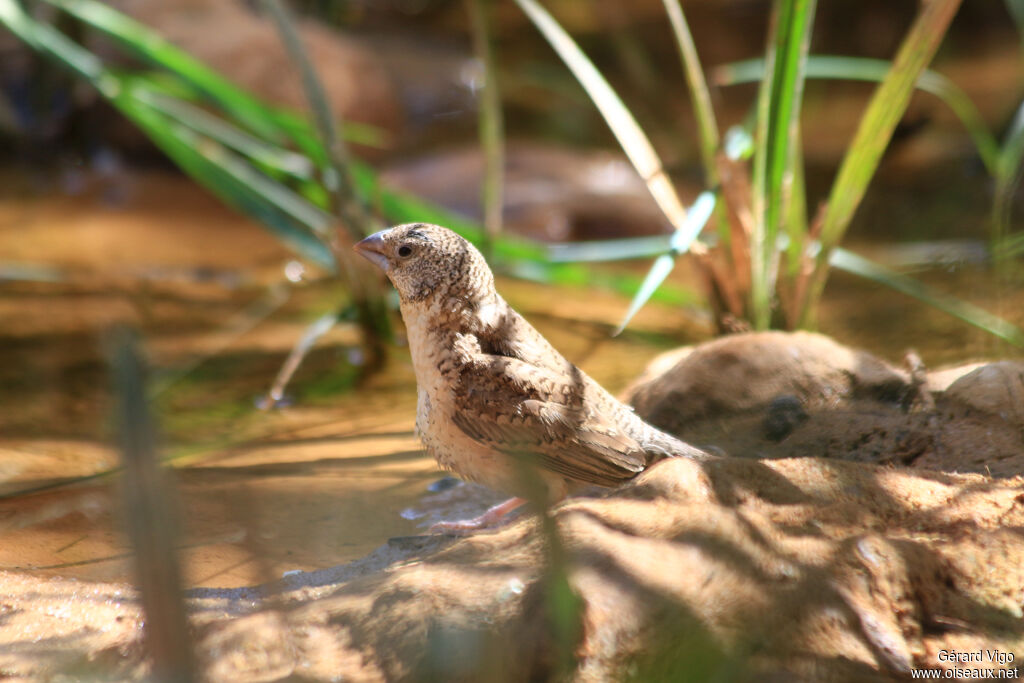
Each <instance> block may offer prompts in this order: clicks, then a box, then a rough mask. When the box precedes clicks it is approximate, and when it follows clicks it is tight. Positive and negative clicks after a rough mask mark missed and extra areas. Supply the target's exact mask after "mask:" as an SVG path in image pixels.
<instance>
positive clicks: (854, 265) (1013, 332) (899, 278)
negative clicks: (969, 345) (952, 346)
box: [829, 247, 1024, 346]
mask: <svg viewBox="0 0 1024 683" xmlns="http://www.w3.org/2000/svg"><path fill="white" fill-rule="evenodd" d="M829 263H830V264H831V265H832V267H834V268H838V269H840V270H845V271H846V272H849V273H853V274H854V275H859V276H860V277H863V278H866V279H868V280H871V281H873V282H878V283H879V284H882V285H885V286H886V287H889V288H890V289H893V290H896V291H897V292H902V293H904V294H906V295H908V296H912V297H914V298H915V299H917V300H919V301H922V302H924V303H926V304H928V305H929V306H932V307H934V308H937V309H939V310H940V311H944V312H946V313H948V314H950V315H952V316H954V317H956V318H959V319H960V320H963V321H964V322H966V323H969V324H971V325H974V326H975V327H978V328H980V329H982V330H985V331H986V332H988V333H990V334H993V335H995V336H997V337H999V338H1000V339H1004V340H1006V341H1008V342H1010V343H1011V344H1013V345H1015V346H1024V331H1022V330H1021V329H1020V328H1019V327H1017V326H1016V325H1014V324H1012V323H1010V322H1008V321H1006V320H1003V319H1002V318H1000V317H999V316H996V315H993V314H992V313H989V312H988V311H986V310H984V309H982V308H979V307H978V306H975V305H974V304H972V303H968V302H966V301H962V300H960V299H956V298H954V297H951V296H949V295H947V294H941V293H939V292H936V291H935V290H933V289H931V288H930V287H928V286H927V285H925V284H924V283H922V282H919V281H918V280H915V279H913V278H911V277H907V276H906V275H903V274H902V273H898V272H896V271H894V270H891V269H889V268H887V267H885V266H883V265H880V264H878V263H875V262H873V261H869V260H868V259H866V258H864V257H863V256H859V255H857V254H854V253H853V252H851V251H847V250H846V249H843V248H841V247H837V248H836V249H833V250H832V252H831V255H830V256H829Z"/></svg>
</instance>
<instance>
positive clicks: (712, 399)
mask: <svg viewBox="0 0 1024 683" xmlns="http://www.w3.org/2000/svg"><path fill="white" fill-rule="evenodd" d="M911 364H912V365H914V367H908V368H898V367H895V366H892V365H890V364H888V363H886V362H884V361H882V360H880V359H878V358H875V357H874V356H872V355H871V354H868V353H866V352H864V351H858V350H855V349H850V348H847V347H845V346H842V345H841V344H838V343H837V342H835V341H833V340H831V339H829V338H828V337H825V336H822V335H819V334H813V333H809V332H795V333H785V332H760V333H752V334H744V335H733V336H728V337H722V338H720V339H717V340H715V341H712V342H709V343H707V344H702V345H700V346H698V347H694V348H689V347H688V348H684V349H679V350H676V351H672V352H669V353H666V354H664V355H662V356H660V357H658V358H656V359H655V360H654V361H652V363H651V364H650V366H649V367H648V369H647V371H646V372H645V373H644V374H643V375H642V376H641V377H640V378H639V379H638V380H637V381H636V382H635V383H634V384H633V385H632V386H631V387H630V388H629V389H627V391H626V396H625V398H626V400H627V401H629V402H630V403H632V405H634V406H635V407H636V410H637V412H638V413H639V414H640V415H641V416H643V417H644V418H645V419H647V420H648V421H649V422H651V423H652V424H654V425H657V426H658V427H661V428H662V429H665V430H667V431H669V432H672V433H673V434H677V435H678V436H680V437H681V438H683V439H685V440H686V441H689V442H691V443H694V444H698V445H701V446H704V447H706V448H711V449H713V450H717V451H719V452H722V453H728V454H730V455H736V456H740V457H749V458H790V457H803V456H819V457H826V458H837V459H842V460H855V461H859V462H874V463H891V464H898V465H910V466H913V467H920V468H924V469H930V470H941V471H944V472H983V473H987V474H992V475H996V476H1013V475H1016V474H1019V473H1022V472H1024V362H1022V361H1010V360H1007V361H1001V362H997V363H988V364H970V365H966V366H963V367H961V368H950V369H945V370H942V371H938V372H934V373H932V372H928V371H927V370H926V369H924V368H922V367H918V366H916V364H914V363H913V360H912V359H911Z"/></svg>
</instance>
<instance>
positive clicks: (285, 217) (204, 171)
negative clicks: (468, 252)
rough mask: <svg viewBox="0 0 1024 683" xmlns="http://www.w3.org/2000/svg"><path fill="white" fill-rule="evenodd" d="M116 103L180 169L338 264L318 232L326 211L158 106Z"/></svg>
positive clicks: (327, 264) (312, 253) (306, 252)
mask: <svg viewBox="0 0 1024 683" xmlns="http://www.w3.org/2000/svg"><path fill="white" fill-rule="evenodd" d="M115 104H116V105H117V106H118V108H119V109H120V110H121V111H122V112H124V114H125V115H126V116H128V118H130V119H131V120H132V121H133V122H134V123H135V124H136V125H138V126H139V127H140V128H141V129H142V130H143V132H145V133H146V134H147V135H148V136H149V137H150V138H151V139H152V140H153V142H154V143H155V144H156V145H157V146H158V147H159V148H160V149H161V150H162V151H163V152H164V153H165V154H167V156H169V157H170V158H171V159H172V160H173V161H174V162H175V163H176V164H177V165H178V166H180V167H181V168H182V170H184V171H185V172H186V173H188V174H189V175H190V176H192V177H193V178H195V179H196V180H197V181H199V182H200V183H201V184H202V185H203V186H204V187H206V188H207V189H209V190H210V191H211V192H213V193H214V194H215V195H216V196H217V197H219V198H220V199H221V200H222V201H224V202H225V203H227V204H228V205H230V206H233V207H235V208H236V209H238V210H240V211H242V212H243V213H246V214H248V215H250V216H252V217H253V218H256V219H257V220H259V221H260V222H261V223H262V224H263V225H264V226H266V227H267V229H269V230H270V231H271V232H272V233H274V234H275V235H276V236H277V237H278V239H280V240H281V241H282V242H283V243H284V244H286V245H288V246H289V247H291V248H292V249H294V250H295V251H296V252H298V253H299V254H301V255H303V256H304V257H306V258H308V259H310V260H311V261H313V262H314V263H316V264H318V265H319V266H321V267H323V268H325V269H327V270H330V271H333V270H335V268H336V267H337V266H336V264H335V261H334V257H333V256H332V255H331V252H330V249H328V247H327V246H326V245H325V244H324V242H323V241H321V240H320V239H318V238H317V237H316V235H315V234H316V233H319V234H326V233H327V232H328V231H329V230H330V226H331V224H332V221H331V217H330V216H329V215H328V214H326V213H325V212H323V211H322V210H321V209H319V208H317V207H316V206H314V205H313V204H311V203H310V202H308V201H307V200H305V199H303V198H302V197H300V196H299V195H297V194H295V193H294V192H292V191H291V190H289V189H288V188H287V187H285V186H283V185H281V184H280V183H277V182H275V181H273V180H271V179H270V178H267V177H266V176H264V175H263V174H261V173H259V172H258V171H257V170H256V169H254V168H253V167H252V166H250V165H249V164H247V163H246V162H245V160H244V159H242V158H241V157H239V156H237V155H235V154H233V153H232V152H230V151H229V150H228V149H227V148H225V147H223V146H221V145H220V144H218V143H217V142H214V141H213V140H209V139H204V138H202V137H201V136H199V135H197V134H196V133H195V132H194V131H192V130H190V129H189V128H187V127H186V126H184V125H183V124H180V123H178V122H176V121H174V120H172V119H170V118H167V117H165V116H164V115H162V114H160V113H159V112H157V111H156V110H153V109H149V108H147V107H145V106H144V105H143V104H142V103H140V102H138V101H136V100H131V99H127V98H126V99H124V100H123V101H120V102H116V103H115Z"/></svg>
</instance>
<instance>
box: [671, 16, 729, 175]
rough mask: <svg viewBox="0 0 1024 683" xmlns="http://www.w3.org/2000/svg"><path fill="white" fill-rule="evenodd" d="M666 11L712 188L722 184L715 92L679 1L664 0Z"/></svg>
mask: <svg viewBox="0 0 1024 683" xmlns="http://www.w3.org/2000/svg"><path fill="white" fill-rule="evenodd" d="M663 2H664V4H665V12H666V13H667V14H668V18H669V23H670V24H671V25H672V34H673V35H674V36H675V39H676V46H677V47H678V48H679V56H680V58H681V59H682V62H683V73H684V74H685V75H686V85H687V87H688V88H689V90H690V101H691V102H692V103H693V113H694V115H695V117H696V119H697V132H698V133H699V134H700V151H701V159H702V161H703V162H704V176H705V180H706V183H707V185H708V187H714V186H716V185H718V166H717V164H716V163H715V155H716V154H717V153H718V143H719V137H718V123H717V122H716V121H715V110H714V107H712V106H711V94H710V93H709V92H708V84H707V81H705V79H704V69H703V68H702V67H701V65H700V58H699V57H698V56H697V48H696V47H695V46H694V44H693V36H692V35H691V34H690V26H689V24H687V22H686V15H685V14H683V7H682V5H680V4H679V0H663Z"/></svg>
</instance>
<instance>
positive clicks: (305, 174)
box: [135, 77, 314, 182]
mask: <svg viewBox="0 0 1024 683" xmlns="http://www.w3.org/2000/svg"><path fill="white" fill-rule="evenodd" d="M135 81H136V83H137V85H136V86H135V95H136V97H137V98H138V99H139V100H140V101H141V102H143V103H145V104H147V105H149V106H150V107H152V108H153V109H156V110H157V111H159V112H161V113H163V114H166V115H167V116H169V117H171V118H173V119H175V120H177V121H180V122H181V123H183V124H185V125H187V126H188V127H189V128H191V129H192V130H194V131H196V132H198V133H201V134H202V135H205V136H206V137H209V138H212V139H214V140H216V141H217V142H220V143H221V144H223V145H224V146H226V147H229V148H231V149H233V150H235V151H236V152H240V153H241V154H244V155H245V156H246V157H248V158H249V159H252V160H253V161H254V162H256V163H257V164H259V165H261V166H264V167H267V168H268V169H271V170H273V171H276V172H278V173H281V174H283V175H287V176H290V177H293V178H297V179H299V180H302V181H307V182H308V181H311V180H313V177H314V176H313V173H314V166H313V162H312V161H310V159H309V158H308V157H306V156H304V155H302V154H297V153H295V152H292V151H291V150H287V149H284V148H282V147H278V146H276V145H272V144H269V143H267V142H265V141H263V140H262V139H260V138H258V137H256V136H254V135H251V134H249V133H248V132H246V131H244V130H242V129H240V128H238V127H237V126H234V125H233V124H231V123H228V122H227V121H224V120H223V119H221V118H220V117H218V116H215V115H213V114H211V113H209V112H208V111H206V110H205V109H202V108H200V107H197V106H195V105H193V104H191V103H189V102H187V101H184V100H181V99H178V98H176V97H172V96H169V95H166V94H164V93H162V92H159V91H157V90H155V89H154V83H152V82H151V81H149V80H147V79H145V78H144V77H135Z"/></svg>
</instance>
